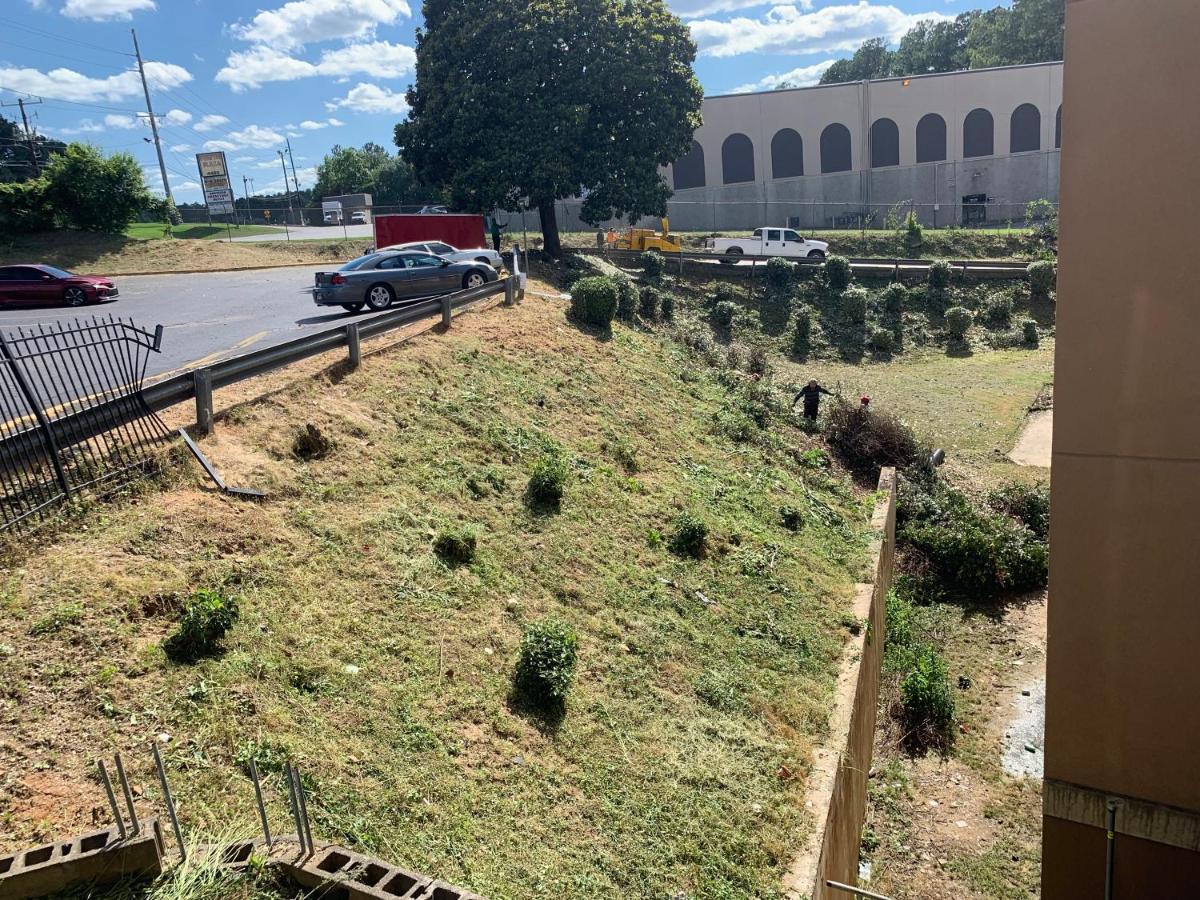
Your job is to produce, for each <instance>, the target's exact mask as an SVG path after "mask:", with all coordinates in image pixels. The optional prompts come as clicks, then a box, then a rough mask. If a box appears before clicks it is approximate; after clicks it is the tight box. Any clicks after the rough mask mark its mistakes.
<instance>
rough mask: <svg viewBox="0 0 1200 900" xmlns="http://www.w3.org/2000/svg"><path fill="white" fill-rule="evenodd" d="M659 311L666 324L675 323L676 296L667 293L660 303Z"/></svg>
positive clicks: (663, 295)
mask: <svg viewBox="0 0 1200 900" xmlns="http://www.w3.org/2000/svg"><path fill="white" fill-rule="evenodd" d="M659 311H660V313H661V314H662V320H663V321H664V322H674V321H675V295H674V294H672V293H671V292H670V291H665V292H664V293H663V294H662V298H661V301H660V303H659Z"/></svg>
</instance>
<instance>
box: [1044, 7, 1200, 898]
mask: <svg viewBox="0 0 1200 900" xmlns="http://www.w3.org/2000/svg"><path fill="white" fill-rule="evenodd" d="M1197 34H1200V3H1197V2H1196V0H1153V2H1137V3H1131V2H1129V0H1070V2H1068V3H1067V41H1066V71H1065V81H1064V89H1063V90H1064V98H1065V99H1064V109H1065V110H1068V111H1069V112H1066V113H1064V116H1063V141H1062V143H1063V155H1062V182H1061V184H1062V193H1061V198H1062V215H1061V221H1060V228H1061V241H1060V257H1059V265H1060V267H1059V281H1058V314H1057V345H1056V359H1055V422H1054V429H1055V433H1054V454H1053V486H1052V523H1053V524H1052V531H1051V547H1052V549H1053V552H1052V555H1051V566H1050V602H1049V646H1048V653H1047V704H1046V776H1047V778H1053V779H1058V780H1060V781H1063V782H1067V783H1070V784H1075V785H1081V786H1084V787H1089V788H1093V789H1096V790H1100V791H1104V792H1109V793H1118V794H1124V795H1127V796H1129V797H1135V798H1140V799H1143V800H1148V801H1153V802H1156V803H1160V804H1167V805H1170V806H1174V807H1181V808H1184V809H1191V810H1200V777H1197V762H1198V761H1200V700H1198V698H1200V659H1198V658H1197V642H1198V640H1200V593H1198V592H1197V589H1196V579H1195V575H1194V571H1193V560H1194V558H1195V555H1196V549H1195V548H1196V528H1195V523H1196V521H1197V513H1198V512H1200V412H1198V411H1200V286H1198V284H1197V276H1196V273H1195V266H1194V257H1195V239H1194V229H1193V227H1192V225H1191V221H1190V219H1191V203H1192V200H1193V198H1194V197H1195V196H1196V195H1197V188H1200V170H1198V169H1197V161H1198V160H1200V154H1198V153H1197V148H1200V115H1197V110H1198V108H1200V104H1198V101H1200V56H1198V55H1197V54H1196V53H1195V40H1194V39H1195V35H1197ZM1113 212H1116V214H1117V215H1116V217H1115V218H1114V217H1113V216H1112V215H1109V213H1113ZM1114 241H1115V244H1114ZM1115 246H1119V248H1120V256H1119V259H1117V258H1114V252H1113V251H1114V247H1115ZM1070 830H1071V829H1067V828H1065V826H1064V827H1059V823H1058V821H1051V822H1049V823H1048V826H1047V830H1046V834H1047V841H1046V846H1045V853H1044V871H1045V873H1046V874H1045V875H1044V879H1043V880H1044V887H1045V889H1046V893H1045V894H1044V896H1045V897H1047V898H1051V897H1052V896H1053V897H1065V896H1077V895H1076V894H1066V893H1062V892H1061V891H1059V890H1057V889H1052V888H1053V887H1054V886H1055V885H1061V884H1065V883H1067V882H1068V879H1067V878H1066V877H1065V876H1064V875H1063V872H1064V870H1065V869H1069V868H1071V867H1073V866H1076V865H1077V862H1078V861H1077V860H1074V857H1073V856H1072V854H1071V853H1069V852H1068V850H1069V849H1070V846H1071V844H1072V842H1071V840H1069V839H1064V840H1058V839H1055V840H1051V837H1052V836H1054V835H1059V836H1062V835H1065V834H1066V833H1067V832H1069V831H1070ZM1119 830H1120V829H1119V827H1118V831H1119ZM1089 853H1091V854H1092V855H1094V853H1095V851H1094V849H1093V850H1091V851H1089ZM1119 859H1120V857H1119V856H1118V860H1119ZM1073 860H1074V861H1073ZM1118 865H1119V862H1118ZM1179 870H1180V872H1184V871H1186V869H1185V868H1184V867H1180V869H1179ZM1177 884H1179V885H1180V886H1182V884H1183V882H1177ZM1192 887H1193V888H1194V887H1195V885H1192ZM1118 896H1128V897H1133V896H1145V895H1143V894H1138V893H1126V894H1123V895H1118ZM1180 896H1182V894H1180Z"/></svg>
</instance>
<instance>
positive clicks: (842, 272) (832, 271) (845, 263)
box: [824, 254, 854, 293]
mask: <svg viewBox="0 0 1200 900" xmlns="http://www.w3.org/2000/svg"><path fill="white" fill-rule="evenodd" d="M824 271H825V285H826V287H828V288H829V290H831V291H834V292H835V293H841V292H842V291H844V290H845V289H846V288H847V287H849V286H850V282H851V281H853V280H854V272H853V270H852V269H851V268H850V260H848V259H847V258H846V257H844V256H838V255H836V254H834V255H833V256H828V257H826V258H825V270H824Z"/></svg>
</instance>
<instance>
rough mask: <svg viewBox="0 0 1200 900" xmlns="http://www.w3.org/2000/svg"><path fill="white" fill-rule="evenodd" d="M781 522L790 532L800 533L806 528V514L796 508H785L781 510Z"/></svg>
mask: <svg viewBox="0 0 1200 900" xmlns="http://www.w3.org/2000/svg"><path fill="white" fill-rule="evenodd" d="M779 520H780V521H781V522H782V523H783V527H784V528H786V529H787V530H788V531H799V530H800V529H801V528H803V527H804V513H802V512H801V511H800V510H798V509H796V507H794V506H784V507H782V508H781V509H780V510H779Z"/></svg>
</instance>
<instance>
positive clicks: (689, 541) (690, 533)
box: [669, 512, 708, 559]
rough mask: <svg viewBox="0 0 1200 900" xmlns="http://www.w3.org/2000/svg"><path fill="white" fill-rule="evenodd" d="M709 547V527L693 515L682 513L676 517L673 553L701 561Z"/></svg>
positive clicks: (672, 540) (671, 544)
mask: <svg viewBox="0 0 1200 900" xmlns="http://www.w3.org/2000/svg"><path fill="white" fill-rule="evenodd" d="M707 545H708V525H707V524H706V523H705V522H704V520H703V519H700V518H698V517H697V516H694V515H692V514H691V513H688V512H684V513H680V514H679V515H678V516H676V517H675V530H674V532H673V533H672V535H671V541H670V545H669V546H670V547H671V552H672V553H675V554H677V555H679V556H691V557H695V558H697V559H699V558H700V557H702V556H704V553H705V551H706V550H707Z"/></svg>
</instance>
